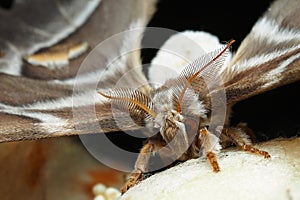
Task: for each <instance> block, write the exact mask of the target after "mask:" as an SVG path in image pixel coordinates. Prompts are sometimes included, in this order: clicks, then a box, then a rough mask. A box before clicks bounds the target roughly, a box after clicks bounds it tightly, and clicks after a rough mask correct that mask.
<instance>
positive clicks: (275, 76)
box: [261, 53, 300, 88]
mask: <svg viewBox="0 0 300 200" xmlns="http://www.w3.org/2000/svg"><path fill="white" fill-rule="evenodd" d="M299 58H300V53H297V54H295V55H293V56H291V57H290V58H288V59H287V60H285V61H283V62H282V63H281V64H280V65H279V66H278V67H276V68H275V69H272V70H271V71H269V72H268V73H267V74H266V75H265V78H264V79H266V80H267V81H268V82H267V83H266V84H264V85H262V86H261V88H268V87H271V86H272V85H274V84H276V83H278V82H280V80H281V79H282V78H283V77H282V76H281V73H282V72H284V70H286V68H287V67H288V66H289V65H290V64H291V63H292V62H294V61H295V60H297V59H299Z"/></svg>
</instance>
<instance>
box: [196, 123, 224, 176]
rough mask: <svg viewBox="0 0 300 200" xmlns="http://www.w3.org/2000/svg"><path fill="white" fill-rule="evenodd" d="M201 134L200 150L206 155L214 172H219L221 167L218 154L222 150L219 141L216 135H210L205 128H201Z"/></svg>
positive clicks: (199, 140) (199, 139)
mask: <svg viewBox="0 0 300 200" xmlns="http://www.w3.org/2000/svg"><path fill="white" fill-rule="evenodd" d="M199 132H200V134H199V138H198V146H199V149H203V150H204V152H205V153H206V158H207V160H208V161H209V163H210V165H211V166H212V168H213V172H219V171H220V166H219V163H218V160H217V157H216V153H217V152H219V150H220V149H221V146H220V144H219V139H218V138H217V137H216V136H215V135H213V134H212V133H210V132H209V131H208V130H207V129H206V128H205V127H204V128H201V129H200V130H199Z"/></svg>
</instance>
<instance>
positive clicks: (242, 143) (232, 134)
mask: <svg viewBox="0 0 300 200" xmlns="http://www.w3.org/2000/svg"><path fill="white" fill-rule="evenodd" d="M221 134H222V135H225V136H226V137H228V138H229V139H230V140H231V141H232V142H233V143H234V144H235V145H236V146H238V147H240V148H241V149H242V150H244V151H248V152H251V153H254V154H258V155H262V156H264V157H265V158H270V157H271V156H270V154H269V153H268V152H266V151H262V150H259V149H257V148H255V147H253V145H252V142H251V141H250V139H249V136H248V135H247V134H246V132H245V131H244V129H243V128H234V127H230V128H223V130H222V133H221ZM222 135H221V137H222Z"/></svg>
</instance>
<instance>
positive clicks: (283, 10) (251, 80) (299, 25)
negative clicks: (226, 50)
mask: <svg viewBox="0 0 300 200" xmlns="http://www.w3.org/2000/svg"><path fill="white" fill-rule="evenodd" d="M299 11H300V1H298V0H287V1H284V0H277V1H275V2H274V3H273V4H272V5H271V7H270V8H269V9H268V10H267V11H266V13H265V14H264V15H263V17H261V18H260V19H259V20H258V21H257V23H256V24H255V25H254V27H253V28H252V30H251V32H250V33H249V35H248V36H247V37H246V38H245V39H244V41H243V42H242V44H241V46H240V47H239V49H238V50H237V52H236V54H235V55H234V57H233V59H232V62H231V64H230V65H229V66H228V67H227V69H226V70H225V71H224V73H223V80H224V86H225V90H226V94H227V101H228V103H229V104H231V103H235V102H238V101H240V100H243V99H245V98H248V97H251V96H253V95H257V94H259V93H262V92H265V91H268V90H271V89H273V88H276V87H279V86H282V85H285V84H288V83H292V82H295V81H298V80H300V16H299Z"/></svg>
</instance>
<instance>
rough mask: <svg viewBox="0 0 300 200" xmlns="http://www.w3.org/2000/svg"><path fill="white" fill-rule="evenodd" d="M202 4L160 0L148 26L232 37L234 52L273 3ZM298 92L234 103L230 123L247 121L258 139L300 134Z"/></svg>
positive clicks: (288, 89)
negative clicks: (199, 31) (234, 41)
mask: <svg viewBox="0 0 300 200" xmlns="http://www.w3.org/2000/svg"><path fill="white" fill-rule="evenodd" d="M203 2H204V1H192V0H190V1H180V0H160V1H159V3H158V4H157V12H156V14H155V15H154V17H153V19H152V20H151V21H150V23H149V25H148V26H154V27H163V28H169V29H173V30H176V31H184V30H203V31H207V32H210V33H212V34H214V35H216V36H218V37H219V39H220V41H223V42H224V41H229V40H230V39H232V38H233V39H235V40H236V43H234V45H233V48H232V50H233V51H236V50H237V48H238V46H239V44H240V43H241V41H242V40H243V38H245V36H246V35H247V34H248V33H249V32H250V30H251V28H252V26H253V25H254V23H255V22H256V21H257V20H258V18H259V17H260V16H262V14H263V13H264V11H266V10H267V8H268V7H269V5H270V4H271V2H272V1H271V0H260V1H239V2H234V3H230V2H229V1H218V2H216V1H205V4H204V3H203ZM146 37H147V35H146ZM155 53H156V50H144V51H143V53H142V57H143V62H144V63H148V62H150V60H151V59H152V57H153V56H155ZM299 89H300V82H297V83H294V84H289V85H286V86H283V87H280V88H277V89H275V90H272V91H270V92H266V93H264V94H261V95H257V96H254V97H252V98H249V99H247V100H244V101H242V102H240V103H238V104H236V105H235V106H234V109H233V114H232V124H233V125H234V124H237V123H238V122H247V123H248V126H249V127H250V128H251V129H253V130H254V131H255V133H256V135H257V137H258V139H259V140H266V139H271V138H275V137H279V136H284V137H291V136H294V135H296V134H297V133H300V106H299V102H300V96H299V91H300V90H299Z"/></svg>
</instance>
